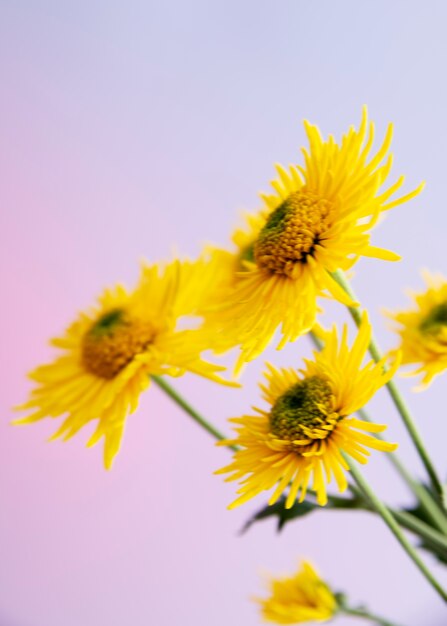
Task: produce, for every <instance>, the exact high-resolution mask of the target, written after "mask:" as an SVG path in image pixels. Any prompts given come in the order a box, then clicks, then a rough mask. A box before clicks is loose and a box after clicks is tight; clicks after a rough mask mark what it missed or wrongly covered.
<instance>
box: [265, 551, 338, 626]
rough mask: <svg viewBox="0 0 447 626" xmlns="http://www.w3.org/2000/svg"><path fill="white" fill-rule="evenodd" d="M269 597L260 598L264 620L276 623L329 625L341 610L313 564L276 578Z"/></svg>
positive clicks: (306, 564) (306, 563)
mask: <svg viewBox="0 0 447 626" xmlns="http://www.w3.org/2000/svg"><path fill="white" fill-rule="evenodd" d="M270 586H271V591H270V596H269V597H268V598H259V599H257V601H258V602H259V603H260V605H261V612H262V617H263V618H264V620H265V621H266V622H273V623H274V624H303V623H305V622H307V623H309V622H326V621H328V620H330V619H332V618H333V617H334V615H335V614H336V613H337V610H338V604H337V599H336V597H335V595H334V593H333V592H332V590H331V588H330V587H329V586H328V585H327V583H326V582H325V581H324V580H322V579H321V578H320V576H319V575H318V573H317V572H316V571H315V569H314V568H313V567H312V565H311V564H310V563H308V562H306V561H304V562H303V563H301V567H300V569H299V571H298V572H297V573H296V574H295V575H294V576H288V577H285V578H279V579H274V580H272V581H271V583H270Z"/></svg>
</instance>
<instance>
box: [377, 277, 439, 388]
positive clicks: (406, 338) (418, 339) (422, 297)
mask: <svg viewBox="0 0 447 626" xmlns="http://www.w3.org/2000/svg"><path fill="white" fill-rule="evenodd" d="M424 278H425V281H426V283H427V288H426V290H425V291H423V292H422V293H413V294H412V297H413V300H414V304H415V306H414V308H413V309H411V310H409V311H400V312H398V313H391V314H389V315H390V317H391V318H392V319H394V320H395V321H396V322H398V328H397V333H398V334H399V336H400V345H399V350H400V352H401V355H402V365H410V364H412V365H417V366H418V367H417V368H416V370H415V371H413V372H412V373H411V375H412V376H417V375H422V385H421V386H420V387H419V389H424V388H426V387H427V386H428V385H429V384H430V383H431V382H432V380H433V379H434V377H435V376H437V375H438V374H441V373H442V372H443V371H444V370H445V369H447V280H446V279H445V277H444V276H442V275H441V274H436V275H431V274H429V273H428V272H424Z"/></svg>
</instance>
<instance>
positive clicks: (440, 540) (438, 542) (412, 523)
mask: <svg viewBox="0 0 447 626" xmlns="http://www.w3.org/2000/svg"><path fill="white" fill-rule="evenodd" d="M389 511H390V513H391V514H392V515H393V517H394V518H395V519H396V520H397V521H398V522H399V524H400V525H401V526H402V527H403V528H406V529H407V530H409V531H410V532H412V533H414V534H416V535H418V536H419V537H421V538H422V539H425V541H427V542H428V543H429V544H430V545H433V546H435V547H436V548H438V549H441V550H443V551H444V554H445V555H446V556H447V538H446V537H445V536H444V535H443V534H442V533H440V532H438V531H437V530H434V528H432V527H431V526H429V525H428V524H426V523H425V522H423V521H422V520H420V519H419V518H418V517H416V516H414V515H412V514H411V513H408V512H407V511H399V510H398V509H389Z"/></svg>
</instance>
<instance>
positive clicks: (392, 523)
mask: <svg viewBox="0 0 447 626" xmlns="http://www.w3.org/2000/svg"><path fill="white" fill-rule="evenodd" d="M343 457H344V459H345V461H346V463H348V465H349V469H350V470H351V475H352V477H353V479H354V480H355V482H356V483H357V485H358V487H359V488H360V490H361V491H363V492H364V494H365V495H366V497H367V498H368V500H370V502H371V504H372V506H373V507H374V509H375V510H376V511H377V513H378V514H379V515H380V517H381V518H382V519H383V521H384V522H385V524H386V525H387V526H388V528H389V529H390V531H391V532H392V533H393V535H394V536H395V537H396V539H397V541H398V542H399V543H400V545H401V546H402V548H403V549H404V550H405V552H406V553H407V554H408V556H409V557H410V558H411V559H412V561H413V563H414V564H415V565H416V567H417V568H418V569H419V571H420V572H421V573H422V574H423V576H425V578H426V580H427V581H428V582H429V583H430V585H431V586H432V587H433V588H434V589H435V590H436V592H437V593H438V594H439V595H440V596H441V598H442V599H443V600H444V602H447V592H446V591H445V590H444V589H443V587H442V586H441V585H440V583H439V582H438V581H437V580H436V578H435V577H434V576H433V574H432V572H431V571H430V570H429V569H428V567H427V566H426V565H425V563H424V561H423V560H422V559H421V557H420V556H419V554H418V552H417V550H416V549H415V548H414V547H413V546H412V545H411V543H410V542H409V541H408V539H407V538H406V537H405V535H404V533H403V532H402V529H401V528H400V526H399V524H398V523H397V522H396V520H395V519H394V517H393V515H392V514H391V512H390V510H389V509H388V508H387V507H386V506H385V505H384V504H383V502H382V501H381V500H380V499H379V498H378V497H377V496H376V494H375V493H374V491H373V489H372V488H371V487H370V485H369V484H368V482H367V481H366V479H365V478H364V477H363V475H362V473H361V472H360V471H359V470H358V469H357V466H356V464H355V463H354V462H353V461H351V459H350V458H349V457H348V456H347V455H345V454H343Z"/></svg>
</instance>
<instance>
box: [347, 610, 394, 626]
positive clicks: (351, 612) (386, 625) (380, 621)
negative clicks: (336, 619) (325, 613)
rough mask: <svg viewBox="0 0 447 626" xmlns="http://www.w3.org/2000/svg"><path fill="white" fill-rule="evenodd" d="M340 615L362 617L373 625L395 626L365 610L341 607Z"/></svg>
mask: <svg viewBox="0 0 447 626" xmlns="http://www.w3.org/2000/svg"><path fill="white" fill-rule="evenodd" d="M341 613H343V614H344V615H351V616H352V617H363V619H367V620H369V621H370V622H374V623H375V624H378V625H379V626H397V624H396V623H395V622H390V621H389V620H387V619H384V618H383V617H379V616H378V615H374V614H373V613H370V612H369V611H367V610H366V609H351V608H348V607H343V608H342V609H341Z"/></svg>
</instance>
